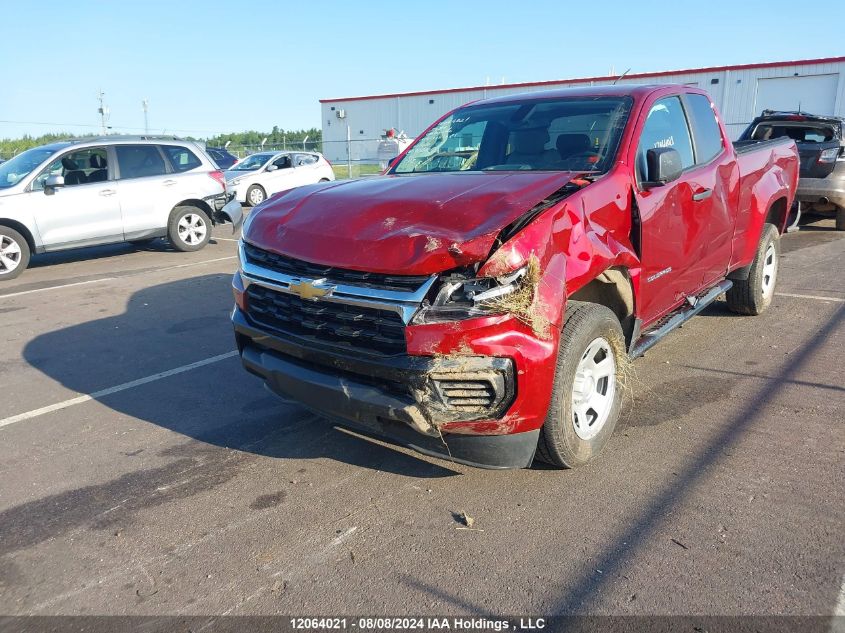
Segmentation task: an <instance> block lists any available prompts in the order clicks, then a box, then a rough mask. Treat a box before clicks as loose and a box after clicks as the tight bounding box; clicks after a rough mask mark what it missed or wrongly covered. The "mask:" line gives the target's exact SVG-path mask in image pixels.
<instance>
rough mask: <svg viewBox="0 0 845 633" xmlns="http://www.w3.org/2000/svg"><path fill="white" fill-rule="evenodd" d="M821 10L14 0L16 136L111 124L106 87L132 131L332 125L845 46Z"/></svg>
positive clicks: (0, 86) (2, 70)
mask: <svg viewBox="0 0 845 633" xmlns="http://www.w3.org/2000/svg"><path fill="white" fill-rule="evenodd" d="M809 6H810V5H807V4H802V3H799V2H795V1H794V0H791V1H789V2H786V1H780V0H769V1H768V2H740V1H736V0H734V1H733V2H724V1H721V0H719V1H717V0H711V1H705V0H700V1H699V2H694V3H693V2H685V1H684V0H665V1H663V2H650V1H648V0H644V1H640V2H616V1H607V2H601V1H595V2H584V1H581V2H565V1H564V0H557V1H554V0H550V1H546V0H542V1H528V0H523V1H522V2H515V1H513V0H510V1H499V0H487V1H485V2H477V1H474V0H464V1H454V0H453V1H451V2H449V1H441V0H429V1H427V2H412V1H408V0H404V1H403V0H399V1H395V2H382V1H370V2H366V1H364V0H358V1H357V2H353V1H350V0H345V1H343V2H333V1H330V0H322V1H321V2H313V1H312V2H283V1H280V0H277V1H275V2H273V1H270V2H265V1H263V0H252V1H246V2H231V1H230V2H226V3H222V2H214V1H212V0H204V1H203V2H194V1H189V0H185V1H180V0H170V1H169V2H161V1H159V0H151V1H146V2H137V1H131V0H126V1H124V2H93V1H91V2H86V1H84V0H79V1H77V2H66V1H63V2H53V1H52V0H45V1H41V2H38V3H24V2H14V1H13V0H0V16H2V22H1V23H2V25H3V26H2V27H0V29H2V36H0V59H2V60H3V61H2V62H0V138H4V137H15V136H19V135H21V134H23V133H30V134H40V133H44V132H49V131H69V132H74V133H78V132H86V131H97V130H98V123H99V119H98V115H97V112H96V109H97V100H96V96H97V92H98V91H99V90H100V89H102V90H103V91H104V92H105V93H106V97H105V98H106V103H107V105H108V106H109V107H110V108H111V112H112V114H111V120H110V124H111V125H112V126H113V127H114V129H115V130H116V131H122V132H138V131H142V130H143V112H142V109H141V100H142V99H143V98H148V99H149V101H150V127H151V130H152V131H153V132H156V133H161V132H167V133H176V134H182V135H188V134H193V135H194V136H208V135H212V134H215V133H219V132H227V131H241V130H246V129H258V130H270V129H271V128H272V127H273V125H278V126H280V127H282V128H286V129H297V128H306V127H312V126H313V127H319V125H320V110H319V104H318V99H320V98H329V97H345V96H354V95H366V94H378V93H391V92H402V91H412V90H426V89H431V88H449V87H461V86H469V85H481V84H484V83H485V82H486V81H487V79H488V78H489V80H490V82H491V83H499V82H501V80H502V78H503V77H504V78H505V80H506V81H507V82H508V83H511V82H521V81H538V80H548V79H562V78H569V77H582V76H592V75H605V74H608V73H609V71H610V70H611V68H614V69H615V70H616V71H617V72H622V71H624V70H625V69H627V68H629V67H630V68H632V72H646V71H654V70H673V69H682V68H694V67H699V66H713V65H723V64H739V63H749V62H762V61H780V60H791V59H806V58H817V57H831V56H839V55H845V39H843V36H842V25H843V24H845V2H843V0H837V1H827V0H818V1H816V2H814V3H812V8H809ZM805 7H807V8H806V9H804V8H805ZM837 25H838V26H837ZM828 28H832V29H833V30H831V31H830V32H828ZM10 121H11V122H10ZM36 123H47V125H39V124H36ZM86 126H88V127H86Z"/></svg>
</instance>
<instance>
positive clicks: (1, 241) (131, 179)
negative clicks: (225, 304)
mask: <svg viewBox="0 0 845 633" xmlns="http://www.w3.org/2000/svg"><path fill="white" fill-rule="evenodd" d="M230 198H231V194H229V193H228V192H227V191H226V181H225V179H224V177H223V172H222V171H220V170H219V169H218V168H217V167H216V165H214V163H213V162H212V161H211V159H209V158H208V156H207V155H206V154H205V152H204V151H203V150H202V149H200V148H199V147H198V146H197V145H196V144H194V143H192V142H190V141H182V140H178V139H169V138H168V139H164V138H154V137H114V136H107V137H103V138H98V139H84V140H78V141H64V142H60V143H53V144H50V145H43V146H41V147H35V148H33V149H30V150H27V151H25V152H23V153H21V154H19V155H18V156H15V157H14V158H12V159H11V160H9V161H6V162H5V163H2V164H0V280H5V279H13V278H15V277H17V276H18V275H20V274H21V273H22V272H23V271H24V270H25V269H26V267H27V265H28V264H29V258H30V254H31V253H43V252H47V251H57V250H63V249H68V248H77V247H82V246H94V245H97V244H109V243H114V242H124V241H125V242H143V241H146V240H150V239H153V238H157V237H167V238H168V239H169V240H170V242H171V244H172V245H173V246H174V247H175V248H176V249H178V250H180V251H197V250H199V249H201V248H203V247H204V246H205V245H206V244H207V243H208V240H209V238H210V237H211V227H212V225H213V224H216V223H220V222H226V221H228V222H231V223H232V225H233V227H234V230H237V228H238V227H239V226H240V224H241V221H242V216H241V205H240V203H239V202H237V201H236V200H230Z"/></svg>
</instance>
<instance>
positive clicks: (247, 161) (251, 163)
mask: <svg viewBox="0 0 845 633" xmlns="http://www.w3.org/2000/svg"><path fill="white" fill-rule="evenodd" d="M273 156H274V154H253V155H252V156H247V157H246V158H244V159H243V160H242V161H241V162H239V163H238V164H237V165H235V166H234V167H232V168H231V169H230V170H229V171H255V170H256V169H261V166H262V165H264V163H266V162H267V161H268V160H270V159H271V158H273Z"/></svg>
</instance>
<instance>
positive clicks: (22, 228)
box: [0, 218, 38, 253]
mask: <svg viewBox="0 0 845 633" xmlns="http://www.w3.org/2000/svg"><path fill="white" fill-rule="evenodd" d="M0 226H5V227H8V228H10V229H12V230H13V231H17V232H18V233H20V234H21V235H23V238H24V239H25V240H26V244H27V246H29V250H30V252H32V253H35V252H37V251H38V247H37V246H36V244H35V236H33V235H32V232H31V231H30V230H29V229H28V228H27V227H26V225H24V224H21V223H20V222H18V221H16V220H9V219H7V218H0Z"/></svg>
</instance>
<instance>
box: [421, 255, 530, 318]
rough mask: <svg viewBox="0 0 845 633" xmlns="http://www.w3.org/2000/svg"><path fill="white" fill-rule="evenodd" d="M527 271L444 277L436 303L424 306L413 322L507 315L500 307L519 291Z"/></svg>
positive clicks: (524, 268) (525, 268)
mask: <svg viewBox="0 0 845 633" xmlns="http://www.w3.org/2000/svg"><path fill="white" fill-rule="evenodd" d="M527 272H528V266H523V267H522V268H520V269H519V270H516V271H514V272H512V273H508V274H507V275H502V276H500V277H480V278H469V279H467V278H462V277H461V276H459V275H449V276H446V277H443V278H442V279H441V280H440V289H439V290H438V291H437V295H436V296H435V297H434V300H433V301H432V302H431V303H430V304H424V305H423V307H422V308H421V309H420V311H419V312H417V314H416V315H415V316H414V318H413V319H412V320H411V323H412V324H416V325H421V324H424V323H442V322H443V321H457V320H460V319H469V318H472V317H479V316H485V315H489V314H501V313H503V312H506V310H504V309H502V308H501V306H500V305H498V302H499V300H501V299H502V298H503V297H505V296H506V295H509V294H512V293H514V292H516V291H517V290H518V289H519V288H520V285H521V280H522V278H523V277H525V275H526V274H527Z"/></svg>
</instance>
